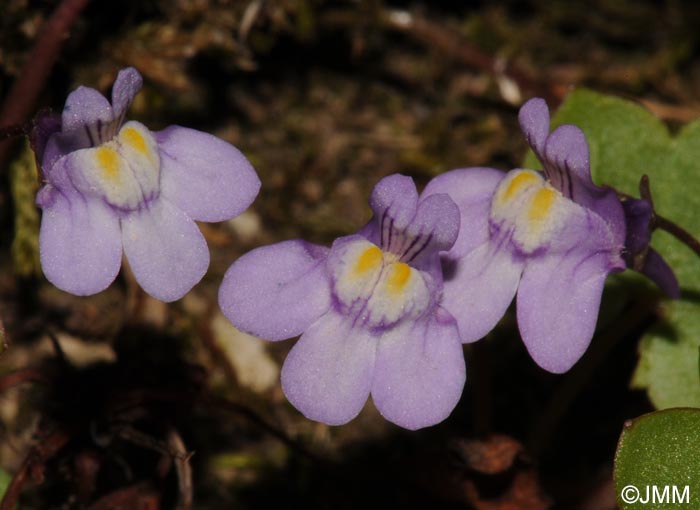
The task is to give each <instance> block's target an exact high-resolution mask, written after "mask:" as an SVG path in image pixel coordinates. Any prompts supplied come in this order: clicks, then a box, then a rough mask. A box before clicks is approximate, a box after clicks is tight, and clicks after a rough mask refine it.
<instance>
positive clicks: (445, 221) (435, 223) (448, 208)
mask: <svg viewBox="0 0 700 510" xmlns="http://www.w3.org/2000/svg"><path fill="white" fill-rule="evenodd" d="M459 222H460V213H459V208H458V207H457V205H456V204H455V203H454V202H453V201H452V199H451V198H450V196H449V195H448V194H447V193H436V194H434V195H429V196H427V197H425V198H423V199H422V200H421V201H420V202H419V203H418V209H417V210H416V216H415V218H414V219H413V222H411V224H410V225H409V227H408V229H407V234H408V235H409V236H415V237H418V236H421V235H422V236H429V238H430V243H429V244H428V248H429V249H428V251H434V250H437V251H445V250H449V249H450V248H452V245H453V244H454V243H455V241H456V240H457V235H458V234H459Z"/></svg>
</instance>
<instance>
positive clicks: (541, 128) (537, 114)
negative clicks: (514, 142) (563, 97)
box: [518, 97, 549, 155]
mask: <svg viewBox="0 0 700 510" xmlns="http://www.w3.org/2000/svg"><path fill="white" fill-rule="evenodd" d="M518 121H519V122H520V129H521V130H522V132H523V134H524V135H525V138H526V139H527V143H528V144H529V145H530V147H532V150H534V151H535V153H536V154H538V155H540V154H542V153H543V152H544V144H545V141H546V140H547V135H549V108H548V107H547V102H546V101H545V100H544V99H542V98H539V97H534V98H532V99H530V100H529V101H528V102H527V103H525V104H524V105H523V106H522V107H521V108H520V112H519V113H518Z"/></svg>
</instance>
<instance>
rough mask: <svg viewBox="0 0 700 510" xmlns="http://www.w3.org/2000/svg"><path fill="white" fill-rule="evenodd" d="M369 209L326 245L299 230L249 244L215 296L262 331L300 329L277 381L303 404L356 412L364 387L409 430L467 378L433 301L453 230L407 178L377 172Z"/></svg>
mask: <svg viewBox="0 0 700 510" xmlns="http://www.w3.org/2000/svg"><path fill="white" fill-rule="evenodd" d="M370 204H371V206H372V210H373V211H374V218H373V219H372V220H371V221H370V223H369V224H368V225H367V226H365V227H364V228H363V229H362V230H361V231H360V232H358V233H357V234H355V235H350V236H347V237H341V238H339V239H337V240H336V241H335V242H334V243H333V246H332V247H331V248H330V249H328V248H325V247H322V246H317V245H313V244H309V243H306V242H304V241H301V240H295V241H286V242H282V243H278V244H274V245H271V246H265V247H262V248H258V249H256V250H253V251H252V252H250V253H248V254H246V255H244V256H243V257H241V258H240V259H238V260H237V261H236V262H235V263H234V264H233V265H232V266H231V268H230V269H229V270H228V272H227V273H226V276H225V277H224V282H223V284H222V286H221V289H220V291H219V303H220V305H221V308H222V310H223V311H224V313H225V314H226V316H227V317H228V318H229V319H230V320H231V322H233V324H234V325H236V327H238V328H240V329H242V330H244V331H246V332H248V333H252V334H254V335H257V336H260V337H262V338H266V339H268V340H273V341H274V340H283V339H285V338H290V337H294V336H297V335H299V334H301V338H300V339H299V341H298V342H297V343H296V345H295V346H294V347H293V348H292V350H291V351H290V353H289V356H288V357H287V359H286V361H285V363H284V366H283V368H282V388H283V389H284V392H285V394H286V395H287V398H288V399H289V400H290V402H291V403H292V404H293V405H294V406H295V407H296V408H297V409H299V410H300V411H301V412H302V413H304V415H306V416H307V417H308V418H310V419H313V420H318V421H322V422H325V423H327V424H330V425H340V424H343V423H346V422H348V421H350V420H351V419H353V418H354V417H355V416H356V415H357V414H358V413H359V412H360V410H361V409H362V407H363V406H364V404H365V401H366V400H367V397H368V396H369V395H370V393H371V395H372V398H373V400H374V403H375V405H376V406H377V408H378V409H379V411H380V412H381V413H382V415H383V416H384V417H385V418H386V419H388V420H390V421H392V422H394V423H396V424H398V425H400V426H402V427H405V428H408V429H418V428H421V427H426V426H429V425H433V424H435V423H438V422H440V421H442V420H444V419H445V418H446V417H447V416H448V415H449V414H450V412H451V411H452V409H453V408H454V407H455V405H456V404H457V401H458V400H459V397H460V394H461V392H462V388H463V386H464V381H465V367H464V358H463V354H462V347H461V342H460V338H459V332H458V329H457V325H456V322H455V320H454V319H453V317H452V316H451V315H450V314H449V313H448V312H447V311H446V310H445V309H444V308H442V307H441V306H440V304H439V302H440V297H441V293H442V270H441V267H440V258H439V253H438V252H439V251H443V250H448V249H449V248H450V247H451V246H452V244H453V243H454V242H455V239H456V238H457V233H458V230H459V210H458V209H457V206H456V205H455V204H454V203H453V202H452V200H450V198H449V197H448V196H447V195H444V194H436V195H433V196H430V197H428V198H420V199H419V197H418V193H417V192H416V187H415V185H414V184H413V181H412V180H411V179H410V178H409V177H405V176H401V175H393V176H389V177H387V178H385V179H383V180H382V181H380V182H379V183H378V184H377V186H376V187H375V188H374V191H373V192H372V197H371V199H370Z"/></svg>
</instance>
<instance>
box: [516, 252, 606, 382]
mask: <svg viewBox="0 0 700 510" xmlns="http://www.w3.org/2000/svg"><path fill="white" fill-rule="evenodd" d="M609 271H610V258H609V255H608V254H606V253H598V252H595V251H590V252H589V251H579V252H577V253H570V254H565V255H550V256H545V257H542V258H539V259H533V260H530V261H529V262H528V264H527V266H526V267H525V270H524V272H523V276H522V280H521V282H520V288H519V289H518V297H517V315H518V327H519V329H520V335H521V336H522V338H523V342H524V343H525V346H526V347H527V350H528V351H529V352H530V355H531V356H532V358H533V359H534V360H535V362H536V363H537V364H538V365H539V366H541V367H542V368H544V369H545V370H548V371H550V372H554V373H563V372H566V371H567V370H569V369H570V368H571V367H572V366H573V365H574V363H576V362H577V361H578V360H579V358H581V356H583V353H584V352H585V351H586V349H587V348H588V345H589V344H590V342H591V338H593V332H594V331H595V325H596V321H597V319H598V308H599V307H600V298H601V295H602V293H603V284H604V283H605V278H606V277H607V275H608V272H609Z"/></svg>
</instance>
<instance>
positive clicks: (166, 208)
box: [122, 197, 209, 302]
mask: <svg viewBox="0 0 700 510" xmlns="http://www.w3.org/2000/svg"><path fill="white" fill-rule="evenodd" d="M122 240H123V243H124V253H125V254H126V258H127V260H128V261H129V265H130V266H131V270H132V271H133V272H134V276H135V277H136V280H137V281H138V282H139V284H140V285H141V287H143V290H145V291H146V292H147V293H149V294H150V295H151V296H153V297H155V298H156V299H160V300H161V301H166V302H167V301H175V300H176V299H180V298H181V297H182V296H184V295H185V294H186V293H187V292H188V291H189V290H190V289H191V288H192V287H194V285H195V284H196V283H197V282H199V280H201V279H202V277H203V276H204V273H206V272H207V267H208V266H209V250H208V249H207V243H206V241H205V240H204V237H203V236H202V233H201V232H200V231H199V228H198V227H197V224H196V223H195V222H194V221H192V219H191V218H190V217H189V216H187V215H186V214H185V213H184V212H182V211H181V210H180V209H178V208H177V207H175V206H174V205H172V204H171V203H169V202H168V201H167V200H165V199H163V198H162V197H161V198H159V199H156V200H154V201H153V202H151V203H150V204H149V206H148V207H144V208H143V209H141V210H139V211H134V212H132V213H130V214H129V215H127V216H125V217H124V218H122Z"/></svg>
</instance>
